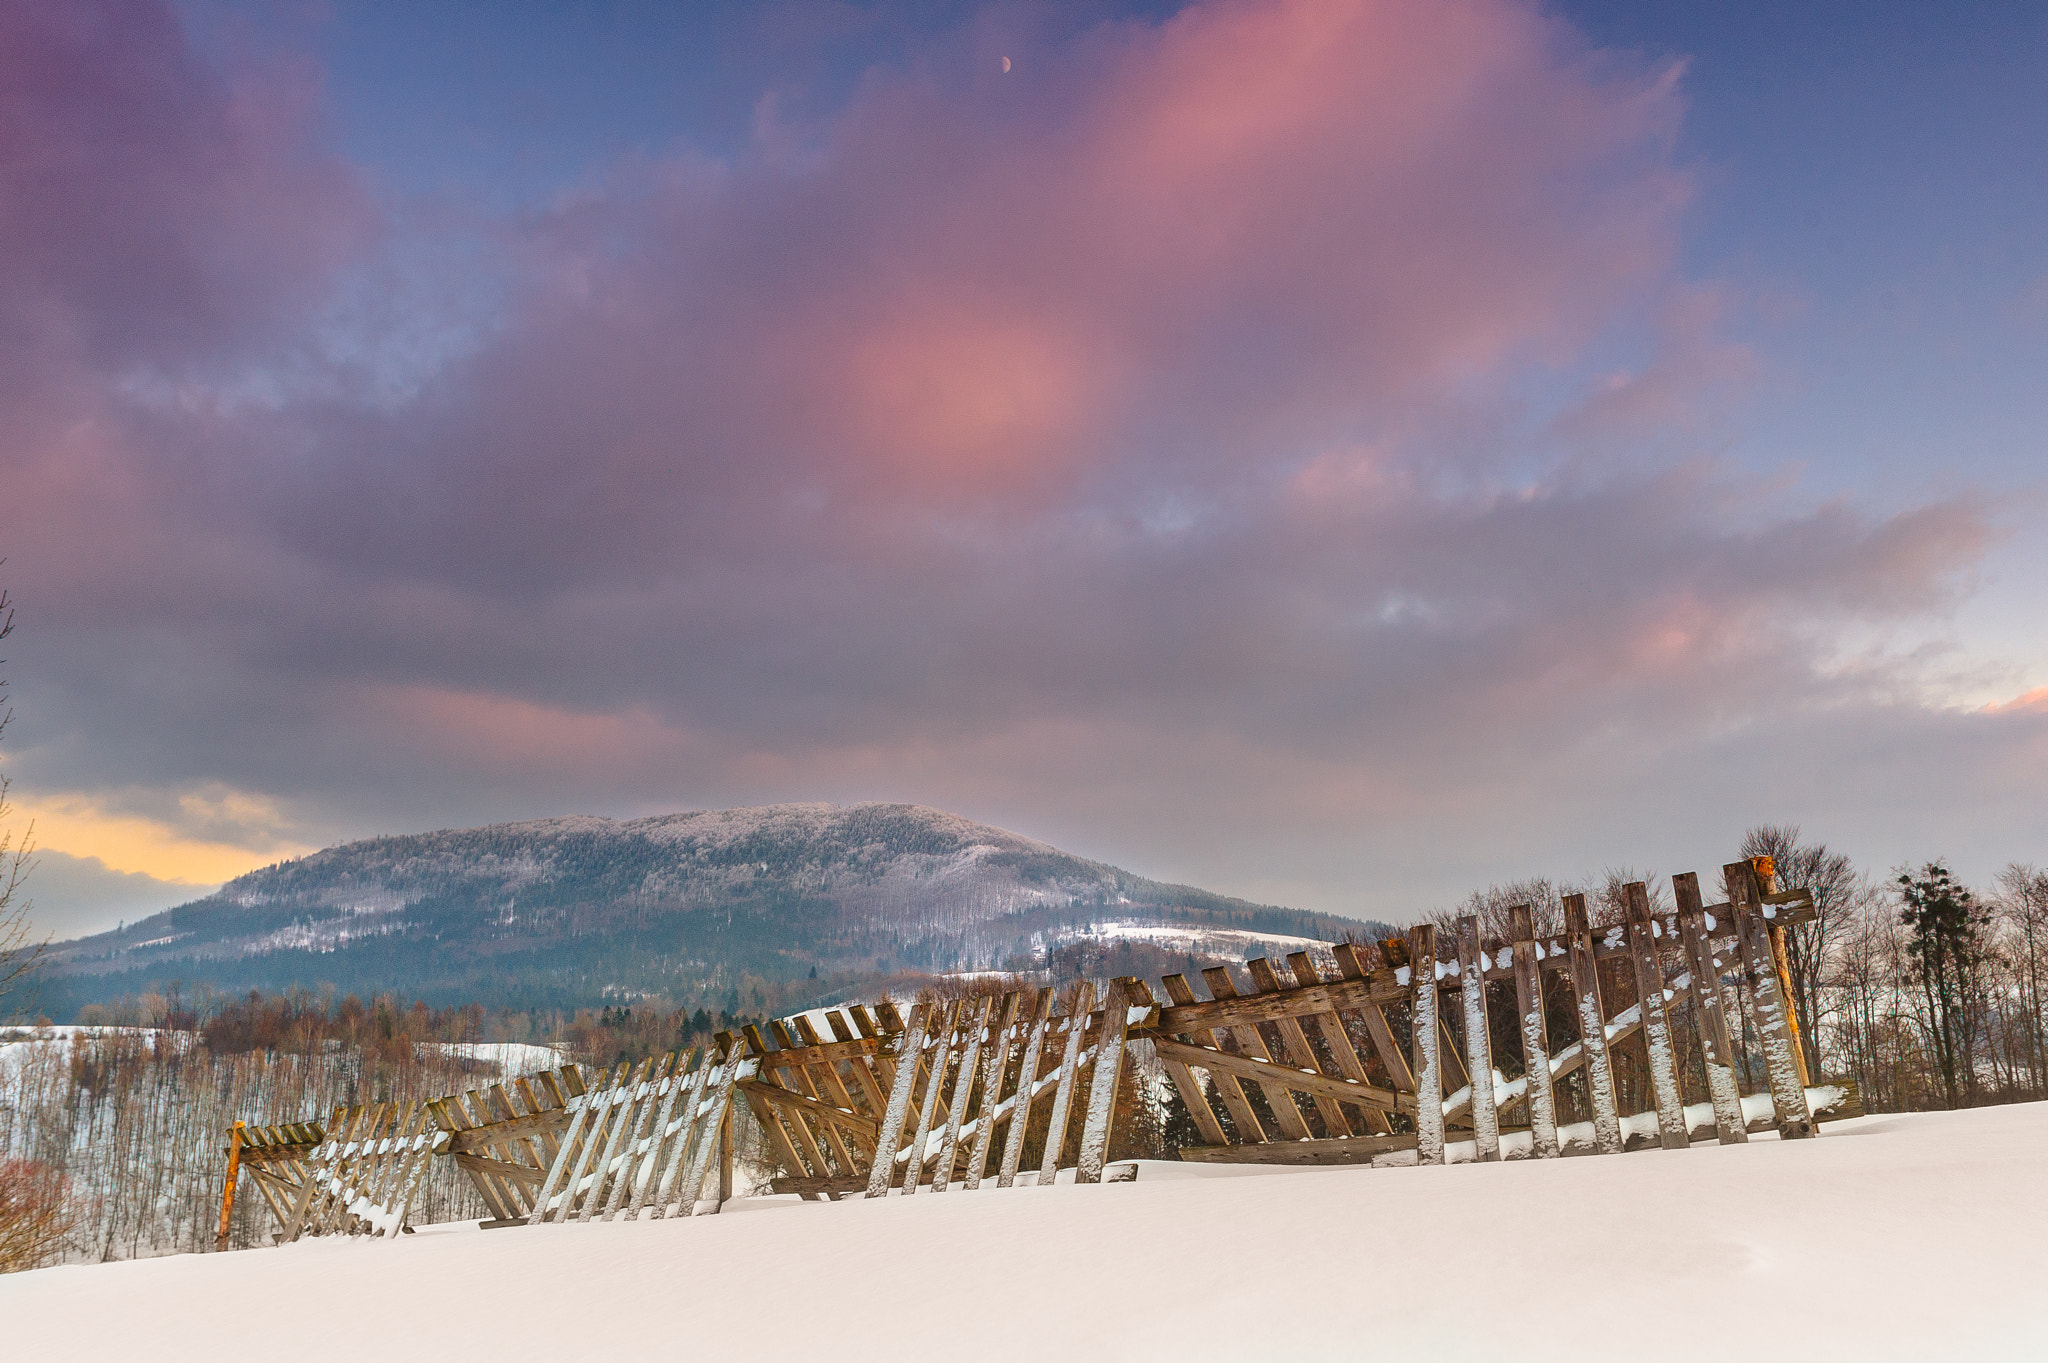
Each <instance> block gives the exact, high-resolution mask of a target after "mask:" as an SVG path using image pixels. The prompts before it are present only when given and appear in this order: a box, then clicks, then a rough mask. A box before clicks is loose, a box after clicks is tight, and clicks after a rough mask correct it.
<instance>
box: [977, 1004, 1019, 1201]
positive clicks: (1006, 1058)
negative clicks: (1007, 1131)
mask: <svg viewBox="0 0 2048 1363" xmlns="http://www.w3.org/2000/svg"><path fill="white" fill-rule="evenodd" d="M1022 998H1023V995H1022V994H1021V993H1020V992H1018V991H1016V990H1012V991H1011V992H1009V993H1007V994H1005V995H1003V1012H1002V1017H1001V1020H1000V1021H999V1022H998V1023H997V1026H996V1035H995V1039H994V1041H992V1042H991V1043H990V1044H989V1047H988V1055H987V1058H986V1059H984V1060H983V1061H982V1066H981V1125H980V1126H979V1127H977V1128H976V1129H975V1132H974V1149H973V1151H972V1152H971V1153H970V1154H969V1155H968V1157H967V1179H966V1186H965V1188H964V1189H963V1191H965V1192H973V1191H974V1190H975V1189H976V1188H979V1187H980V1186H981V1176H982V1173H983V1172H984V1171H985V1170H986V1169H987V1168H988V1152H989V1147H990V1144H991V1143H992V1142H993V1141H994V1140H995V1136H996V1105H997V1103H998V1101H999V1100H1000V1099H1001V1098H1002V1096H1003V1094H1002V1089H1003V1071H1004V1070H1006V1069H1007V1068H1009V1063H1010V1047H1011V1044H1012V1043H1013V1042H1014V1040H1015V1039H1016V1035H1017V1006H1018V1003H1019V1001H1020V1000H1021V999H1022Z"/></svg>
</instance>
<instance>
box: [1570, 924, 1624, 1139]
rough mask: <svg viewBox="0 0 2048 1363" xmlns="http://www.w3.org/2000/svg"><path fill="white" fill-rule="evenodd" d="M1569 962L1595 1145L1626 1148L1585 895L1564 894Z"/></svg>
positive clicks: (1605, 1012) (1591, 927)
mask: <svg viewBox="0 0 2048 1363" xmlns="http://www.w3.org/2000/svg"><path fill="white" fill-rule="evenodd" d="M1564 921H1565V939H1566V942H1567V946H1566V958H1565V959H1566V961H1567V962H1568V964H1569V965H1570V968H1571V980H1572V998H1573V1001H1574V1003H1575V1004H1576V1012H1577V1013H1578V1017H1579V1048H1580V1054H1581V1055H1583V1056H1584V1059H1585V1066H1586V1091H1587V1093H1588V1094H1589V1095H1590V1096H1591V1098H1592V1105H1593V1148H1594V1149H1595V1150H1597V1151H1598V1152H1599V1153H1600V1154H1603V1155H1618V1154H1620V1153H1621V1114H1620V1112H1619V1111H1618V1110H1617V1109H1616V1107H1615V1102H1614V1065H1613V1062H1612V1061H1611V1060H1609V1059H1608V1055H1607V1005H1606V1004H1605V1003H1603V1002H1602V1001H1601V999H1600V965H1599V957H1598V956H1597V955H1596V954H1595V952H1594V949H1593V925H1592V922H1591V920H1589V919H1588V918H1587V917H1586V897H1585V896H1584V895H1582V894H1568V895H1566V896H1565V897H1564Z"/></svg>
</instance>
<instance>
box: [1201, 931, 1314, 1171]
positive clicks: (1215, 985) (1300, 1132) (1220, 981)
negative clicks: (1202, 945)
mask: <svg viewBox="0 0 2048 1363" xmlns="http://www.w3.org/2000/svg"><path fill="white" fill-rule="evenodd" d="M1202 980H1203V982H1204V983H1205V984H1207V985H1208V986H1209V997H1210V998H1211V999H1215V1000H1217V1001H1219V1002H1221V1001H1223V1000H1226V999H1234V998H1236V997H1237V996H1238V994H1237V984H1236V982H1235V981H1233V980H1232V979H1231V978H1230V971H1229V970H1228V969H1226V968H1225V967H1223V966H1220V965H1215V966H1209V967H1207V968H1205V969H1204V970H1203V971H1202ZM1302 992H1304V991H1302V990H1298V989H1297V990H1291V991H1289V994H1288V995H1283V994H1267V995H1257V996H1255V997H1257V998H1265V999H1277V998H1286V997H1289V995H1291V994H1300V993H1302ZM1229 1032H1230V1039H1231V1040H1232V1041H1233V1042H1235V1043H1236V1044H1237V1050H1238V1054H1239V1055H1242V1056H1245V1057H1248V1058H1249V1059H1252V1060H1264V1061H1266V1062H1268V1063H1270V1062H1271V1061H1272V1059H1273V1055H1272V1052H1270V1051H1268V1050H1267V1049H1266V1039H1265V1038H1264V1037H1262V1036H1260V1035H1259V1029H1258V1028H1257V1027H1256V1026H1254V1025H1252V1024H1250V1023H1242V1024H1239V1025H1237V1026H1234V1027H1231V1028H1230V1029H1229ZM1259 1091H1260V1092H1261V1093H1263V1094H1265V1097H1266V1106H1267V1107H1268V1109H1270V1110H1271V1112H1272V1114H1273V1124H1274V1125H1275V1126H1277V1127H1279V1128H1280V1134H1281V1135H1282V1136H1283V1137H1285V1138H1286V1139H1288V1140H1291V1141H1305V1140H1308V1139H1309V1138H1310V1132H1309V1129H1308V1123H1307V1122H1305V1121H1303V1120H1302V1118H1301V1109H1300V1108H1297V1107H1296V1106H1295V1105H1294V1096H1293V1095H1292V1094H1290V1093H1289V1092H1288V1091H1287V1090H1286V1089H1283V1088H1278V1087H1275V1086H1274V1085H1271V1084H1261V1085H1259Z"/></svg>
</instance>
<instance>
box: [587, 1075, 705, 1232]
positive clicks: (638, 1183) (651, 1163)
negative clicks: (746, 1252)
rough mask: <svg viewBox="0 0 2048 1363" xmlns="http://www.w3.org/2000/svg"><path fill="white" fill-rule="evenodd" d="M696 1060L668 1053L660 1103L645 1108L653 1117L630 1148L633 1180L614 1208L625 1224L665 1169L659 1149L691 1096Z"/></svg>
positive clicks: (607, 1215)
mask: <svg viewBox="0 0 2048 1363" xmlns="http://www.w3.org/2000/svg"><path fill="white" fill-rule="evenodd" d="M700 1060H701V1053H700V1052H699V1051H698V1050H696V1049H692V1050H690V1051H675V1052H672V1053H671V1054H670V1056H669V1072H668V1074H667V1075H666V1076H665V1077H664V1078H663V1080H662V1082H661V1085H660V1089H659V1093H660V1101H659V1102H658V1103H656V1102H651V1101H650V1102H649V1103H648V1105H647V1106H648V1107H649V1108H650V1109H651V1110H652V1114H653V1117H652V1120H651V1121H650V1122H649V1124H648V1128H647V1134H646V1136H645V1137H644V1138H643V1139H642V1140H641V1141H639V1142H637V1143H636V1144H635V1145H634V1147H633V1148H634V1158H633V1161H632V1167H633V1176H632V1177H631V1178H630V1179H627V1180H625V1183H626V1184H627V1185H629V1186H627V1187H626V1188H625V1189H624V1191H622V1193H621V1197H622V1198H623V1201H621V1203H620V1204H619V1207H618V1210H623V1211H624V1212H625V1213H626V1219H627V1220H628V1221H632V1220H635V1219H637V1218H638V1217H639V1215H640V1209H641V1208H642V1207H644V1206H646V1205H647V1199H648V1197H649V1196H650V1195H652V1193H653V1192H654V1189H655V1183H656V1180H657V1179H658V1178H659V1177H660V1176H661V1174H662V1173H663V1171H664V1170H665V1168H666V1167H667V1163H668V1161H666V1160H665V1159H664V1158H663V1149H664V1147H665V1146H667V1145H668V1144H669V1138H670V1136H671V1135H673V1134H674V1131H675V1127H674V1124H673V1117H674V1113H675V1110H676V1106H677V1104H678V1103H681V1102H684V1101H685V1100H686V1095H688V1096H690V1097H694V1096H695V1092H696V1090H695V1088H694V1085H695V1084H696V1082H697V1075H698V1073H699V1072H700V1071H701V1069H702V1068H703V1067H702V1065H701V1064H700V1063H699V1062H700ZM612 1215H613V1211H611V1210H607V1211H606V1212H605V1219H606V1220H607V1221H609V1220H610V1219H611V1218H612Z"/></svg>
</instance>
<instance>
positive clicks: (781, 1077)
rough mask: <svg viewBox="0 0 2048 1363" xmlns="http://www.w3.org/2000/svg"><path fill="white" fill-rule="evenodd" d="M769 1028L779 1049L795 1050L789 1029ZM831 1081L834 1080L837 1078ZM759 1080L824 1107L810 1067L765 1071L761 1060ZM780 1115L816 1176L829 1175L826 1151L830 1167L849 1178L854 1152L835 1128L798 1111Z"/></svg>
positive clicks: (774, 1024)
mask: <svg viewBox="0 0 2048 1363" xmlns="http://www.w3.org/2000/svg"><path fill="white" fill-rule="evenodd" d="M768 1025H769V1027H770V1029H771V1030H772V1031H773V1032H774V1033H775V1040H776V1042H777V1043H778V1044H779V1047H780V1049H782V1050H793V1049H795V1048H796V1044H797V1042H796V1038H795V1037H793V1036H791V1035H790V1031H789V1028H788V1027H787V1026H786V1025H784V1024H783V1023H782V1022H781V1021H780V1020H779V1019H778V1020H777V1021H775V1022H771V1023H769V1024H768ZM825 1068H826V1070H827V1071H828V1072H829V1070H830V1068H831V1067H830V1066H826V1067H825ZM834 1077H835V1078H836V1077H837V1076H834ZM761 1080H762V1081H764V1082H765V1083H767V1084H768V1085H769V1086H771V1087H781V1088H783V1089H786V1090H787V1091H789V1092H791V1093H794V1094H797V1095H800V1096H802V1097H806V1098H811V1099H815V1100H818V1101H819V1102H820V1103H826V1100H825V1099H824V1097H823V1090H822V1089H820V1088H819V1087H818V1084H817V1071H816V1069H814V1068H813V1067H812V1066H809V1065H803V1066H798V1067H796V1068H794V1069H783V1070H770V1069H769V1068H768V1067H767V1062H766V1061H765V1060H764V1061H763V1062H762V1070H761ZM827 1105H829V1104H827ZM782 1115H783V1117H784V1119H785V1120H787V1121H788V1122H789V1123H790V1124H791V1125H792V1126H793V1127H795V1128H796V1130H797V1131H798V1132H799V1134H800V1137H801V1139H802V1142H803V1149H804V1151H805V1153H806V1154H808V1155H810V1156H811V1157H812V1158H813V1161H814V1165H813V1167H814V1168H815V1169H816V1170H817V1172H819V1173H821V1174H826V1173H830V1172H832V1165H828V1164H827V1163H826V1151H827V1150H828V1149H829V1151H830V1153H831V1155H832V1158H833V1164H836V1165H837V1167H838V1169H839V1171H840V1172H841V1173H845V1174H851V1173H852V1172H853V1169H854V1159H853V1152H852V1151H851V1150H848V1149H847V1148H846V1139H845V1137H844V1136H842V1135H841V1134H840V1131H839V1128H838V1127H836V1126H832V1125H829V1124H825V1123H822V1122H819V1123H813V1121H812V1119H811V1118H810V1117H809V1116H808V1115H807V1114H805V1113H803V1112H801V1111H796V1112H792V1111H790V1110H788V1109H784V1110H783V1114H782ZM820 1136H822V1137H823V1138H824V1140H823V1143H822V1145H821V1144H820V1141H819V1139H818V1138H819V1137H820Z"/></svg>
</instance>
